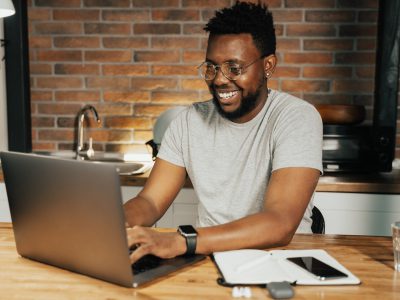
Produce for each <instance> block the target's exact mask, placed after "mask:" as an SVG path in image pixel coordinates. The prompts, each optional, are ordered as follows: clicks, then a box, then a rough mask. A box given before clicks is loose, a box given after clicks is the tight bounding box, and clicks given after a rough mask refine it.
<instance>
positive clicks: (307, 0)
mask: <svg viewBox="0 0 400 300" xmlns="http://www.w3.org/2000/svg"><path fill="white" fill-rule="evenodd" d="M285 7H287V8H300V7H303V8H329V7H332V8H333V7H335V0H286V1H285Z"/></svg>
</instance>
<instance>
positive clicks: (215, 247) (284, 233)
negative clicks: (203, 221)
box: [196, 212, 296, 254]
mask: <svg viewBox="0 0 400 300" xmlns="http://www.w3.org/2000/svg"><path fill="white" fill-rule="evenodd" d="M283 220H284V219H282V215H280V214H277V213H274V212H261V213H257V214H254V215H251V216H247V217H245V218H242V219H239V220H237V221H234V222H230V223H226V224H223V225H218V226H213V227H203V228H198V229H197V231H198V242H197V251H196V252H197V253H203V254H209V253H212V252H215V251H227V250H233V249H243V248H258V249H265V248H270V247H277V246H284V245H287V244H288V243H289V242H290V241H291V240H292V237H293V235H294V233H295V231H296V225H295V224H293V221H292V223H291V222H290V221H288V222H285V221H283Z"/></svg>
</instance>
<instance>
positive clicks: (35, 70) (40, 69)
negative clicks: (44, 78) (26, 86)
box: [29, 63, 53, 75]
mask: <svg viewBox="0 0 400 300" xmlns="http://www.w3.org/2000/svg"><path fill="white" fill-rule="evenodd" d="M52 70H53V69H52V66H51V65H50V64H38V63H31V64H30V65H29V73H30V74H42V75H43V74H48V75H50V74H51V73H52Z"/></svg>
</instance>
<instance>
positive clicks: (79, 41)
mask: <svg viewBox="0 0 400 300" xmlns="http://www.w3.org/2000/svg"><path fill="white" fill-rule="evenodd" d="M54 46H55V47H58V48H98V47H99V46H100V38H98V37H87V36H85V37H83V36H82V37H81V36H75V37H55V38H54Z"/></svg>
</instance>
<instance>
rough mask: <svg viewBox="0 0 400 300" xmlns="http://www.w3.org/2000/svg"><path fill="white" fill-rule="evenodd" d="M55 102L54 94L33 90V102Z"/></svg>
mask: <svg viewBox="0 0 400 300" xmlns="http://www.w3.org/2000/svg"><path fill="white" fill-rule="evenodd" d="M51 100H53V92H49V91H40V90H31V101H51Z"/></svg>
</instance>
